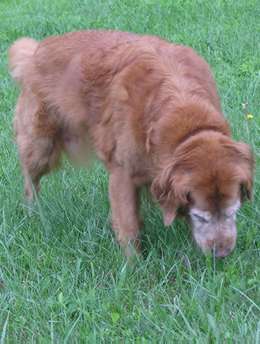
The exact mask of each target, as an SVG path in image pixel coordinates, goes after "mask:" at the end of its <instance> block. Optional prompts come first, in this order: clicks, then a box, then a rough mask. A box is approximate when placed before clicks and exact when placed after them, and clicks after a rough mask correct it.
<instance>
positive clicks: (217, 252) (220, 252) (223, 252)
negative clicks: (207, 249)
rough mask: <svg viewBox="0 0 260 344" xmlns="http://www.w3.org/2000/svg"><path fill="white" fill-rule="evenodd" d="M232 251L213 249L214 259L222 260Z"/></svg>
mask: <svg viewBox="0 0 260 344" xmlns="http://www.w3.org/2000/svg"><path fill="white" fill-rule="evenodd" d="M231 251H232V250H231V249H230V248H224V249H223V248H220V249H219V248H217V247H216V248H215V250H214V251H213V253H214V255H215V257H217V258H224V257H226V256H228V255H229V254H230V252H231Z"/></svg>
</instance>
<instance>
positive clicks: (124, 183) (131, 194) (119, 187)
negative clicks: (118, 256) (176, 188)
mask: <svg viewBox="0 0 260 344" xmlns="http://www.w3.org/2000/svg"><path fill="white" fill-rule="evenodd" d="M109 196H110V203H111V208H112V226H113V229H114V231H115V233H116V236H117V240H118V242H119V244H120V245H121V247H122V248H123V250H124V252H125V254H126V256H132V255H133V254H136V253H139V252H140V238H139V219H138V194H137V188H136V186H135V185H134V182H133V180H132V178H131V177H130V176H129V174H128V173H127V172H126V171H125V170H124V169H123V168H121V167H117V168H115V169H113V170H112V171H111V174H110V178H109Z"/></svg>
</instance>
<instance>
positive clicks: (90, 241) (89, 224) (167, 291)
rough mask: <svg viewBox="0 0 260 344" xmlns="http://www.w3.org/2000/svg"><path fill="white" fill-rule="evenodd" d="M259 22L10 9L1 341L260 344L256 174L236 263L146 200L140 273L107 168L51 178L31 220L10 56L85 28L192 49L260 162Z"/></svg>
mask: <svg viewBox="0 0 260 344" xmlns="http://www.w3.org/2000/svg"><path fill="white" fill-rule="evenodd" d="M259 17H260V2H259V1H258V0H237V1H225V0H216V1H210V0H208V1H199V0H198V1H192V0H186V1H185V0H183V1H181V0H176V1H172V0H161V1H155V0H154V1H153V0H131V1H130V0H129V1H128V0H115V1H114V0H106V1H105V0H102V1H101V0H96V1H94V0H92V1H90V0H71V1H69V0H67V1H66V0H45V1H41V0H16V1H15V0H1V2H0V116H1V122H0V123H1V131H0V145H1V149H0V159H1V166H0V188H1V189H0V207H1V208H0V214H1V215H0V344H3V343H140V344H141V343H256V344H258V343H260V320H259V319H260V317H259V316H260V287H259V285H260V264H259V258H260V231H259V229H260V226H259V222H260V204H259V199H260V187H259V169H258V168H257V171H256V183H255V196H254V202H253V203H252V204H246V205H245V206H244V207H243V209H242V210H241V212H240V214H239V217H238V227H239V233H238V243H237V248H236V250H235V252H234V253H233V254H232V255H231V256H230V257H228V258H226V259H225V260H221V261H214V260H212V259H209V258H208V259H207V258H205V257H204V256H202V255H201V253H200V252H198V250H197V249H196V248H195V245H194V244H193V242H192V240H191V236H190V233H189V231H188V230H187V228H186V226H185V225H184V224H183V223H181V222H179V223H177V224H174V226H172V227H171V228H170V229H168V230H166V229H165V228H164V227H163V224H162V220H161V216H160V212H159V210H158V209H157V208H156V207H154V206H153V205H152V204H151V203H150V202H148V201H147V198H146V197H144V199H143V205H142V212H143V214H144V218H145V226H144V230H143V238H144V245H145V255H146V258H145V259H144V260H143V261H140V262H137V264H136V266H135V267H134V268H133V267H132V268H131V267H129V266H128V265H126V261H125V259H124V258H123V257H122V255H121V253H120V250H119V249H118V247H117V245H116V243H115V240H114V237H113V234H112V232H111V228H110V223H109V203H108V195H107V176H106V172H105V171H104V169H103V167H102V166H101V165H100V164H98V163H96V164H95V165H94V167H92V168H91V169H89V170H88V171H84V170H75V169H74V168H72V167H71V166H69V165H68V164H66V166H65V169H64V170H62V171H59V172H57V173H55V174H54V175H52V176H50V177H48V178H45V179H44V180H43V183H42V193H41V195H40V197H39V201H38V203H37V205H36V208H35V212H34V214H33V216H31V217H29V216H28V212H27V210H26V207H25V206H24V204H23V198H22V178H21V174H20V169H19V163H18V159H17V153H16V148H15V145H14V143H13V134H12V125H11V123H12V116H13V109H14V105H15V101H16V97H17V93H18V92H17V89H16V88H15V87H14V84H13V82H12V81H11V80H10V77H9V75H8V72H7V59H6V50H7V48H8V46H9V45H10V44H11V43H12V42H13V41H14V40H15V39H17V38H18V37H21V36H31V37H34V38H37V39H41V38H44V37H46V36H48V35H51V34H58V33H63V32H66V31H70V30H77V29H82V28H113V29H121V30H128V31H135V32H139V33H151V34H157V35H160V36H162V37H165V38H167V39H169V40H171V41H174V42H180V43H183V44H186V45H190V46H192V47H194V48H195V49H196V50H197V51H198V52H199V53H200V54H201V55H202V56H204V57H205V58H206V59H207V61H208V62H209V63H210V64H211V66H212V69H213V71H214V74H215V77H216V80H217V83H218V87H219V92H220V95H221V98H222V103H223V108H224V111H225V113H226V115H227V117H228V118H229V120H230V123H231V125H232V129H233V135H234V137H235V138H236V139H239V140H244V141H246V142H248V143H250V144H251V145H252V147H253V149H254V151H255V154H256V159H257V162H259V154H260V103H259V101H260V87H259V85H260V40H259V38H260V21H259ZM242 103H247V104H248V105H247V107H246V109H243V107H242ZM248 112H249V113H252V114H253V116H254V118H253V119H252V120H246V113H248Z"/></svg>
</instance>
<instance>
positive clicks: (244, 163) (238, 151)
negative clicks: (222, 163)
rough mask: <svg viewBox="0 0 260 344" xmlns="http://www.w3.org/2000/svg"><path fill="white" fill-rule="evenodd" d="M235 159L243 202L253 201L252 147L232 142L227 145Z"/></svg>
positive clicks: (253, 162) (253, 163)
mask: <svg viewBox="0 0 260 344" xmlns="http://www.w3.org/2000/svg"><path fill="white" fill-rule="evenodd" d="M226 148H227V149H228V151H229V154H231V155H232V157H233V162H234V165H235V167H234V168H235V171H236V178H237V179H238V182H239V183H240V190H241V199H242V201H245V200H251V199H252V190H253V172H254V165H255V161H254V156H253V153H252V150H251V147H250V146H249V145H247V144H246V143H243V142H232V143H230V144H228V145H226Z"/></svg>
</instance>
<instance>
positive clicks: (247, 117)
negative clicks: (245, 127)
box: [246, 113, 254, 120]
mask: <svg viewBox="0 0 260 344" xmlns="http://www.w3.org/2000/svg"><path fill="white" fill-rule="evenodd" d="M253 118H254V116H253V115H252V114H251V113H247V114H246V119H248V120H250V119H253Z"/></svg>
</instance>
